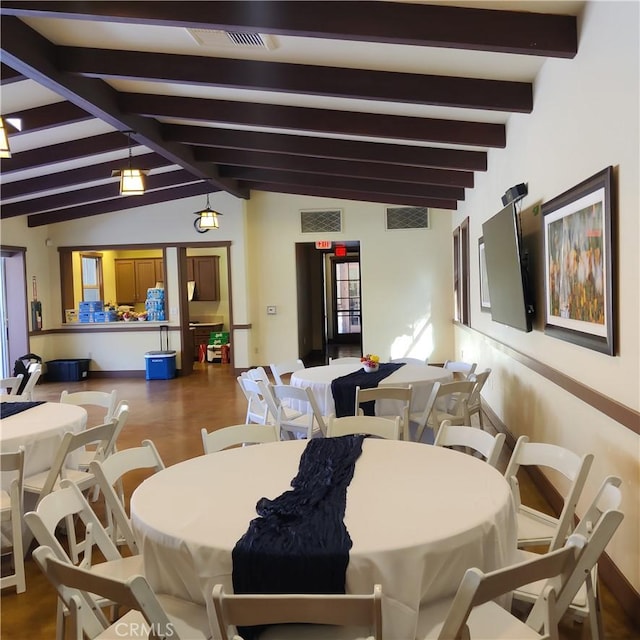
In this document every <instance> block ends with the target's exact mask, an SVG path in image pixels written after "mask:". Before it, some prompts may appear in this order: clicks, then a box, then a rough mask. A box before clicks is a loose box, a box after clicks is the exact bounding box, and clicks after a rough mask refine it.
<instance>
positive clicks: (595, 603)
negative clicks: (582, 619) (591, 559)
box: [586, 573, 604, 640]
mask: <svg viewBox="0 0 640 640" xmlns="http://www.w3.org/2000/svg"><path fill="white" fill-rule="evenodd" d="M586 588H587V606H588V607H589V629H590V631H591V639H592V640H604V629H603V626H602V614H601V611H600V598H598V596H597V594H596V593H595V591H596V585H595V584H594V583H593V581H592V579H591V574H590V573H589V575H588V576H587V579H586Z"/></svg>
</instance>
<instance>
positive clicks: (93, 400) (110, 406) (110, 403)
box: [60, 389, 118, 423]
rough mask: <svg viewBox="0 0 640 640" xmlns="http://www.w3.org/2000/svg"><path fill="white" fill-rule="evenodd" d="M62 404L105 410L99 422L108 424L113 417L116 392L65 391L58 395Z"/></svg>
mask: <svg viewBox="0 0 640 640" xmlns="http://www.w3.org/2000/svg"><path fill="white" fill-rule="evenodd" d="M60 402H61V403H62V404H75V405H77V406H80V407H102V408H103V409H105V410H106V411H105V414H104V416H101V418H100V422H101V423H103V422H109V420H111V418H112V417H113V416H114V414H115V411H116V406H117V404H118V392H117V391H116V390H115V389H113V390H112V391H73V392H71V393H70V392H69V391H67V390H66V389H65V390H64V391H62V393H61V394H60Z"/></svg>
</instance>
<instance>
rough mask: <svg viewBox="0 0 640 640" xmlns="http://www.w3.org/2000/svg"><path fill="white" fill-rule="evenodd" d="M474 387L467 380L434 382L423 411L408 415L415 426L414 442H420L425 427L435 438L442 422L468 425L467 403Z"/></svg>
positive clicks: (472, 383)
mask: <svg viewBox="0 0 640 640" xmlns="http://www.w3.org/2000/svg"><path fill="white" fill-rule="evenodd" d="M474 385H475V383H474V382H469V381H468V380H461V381H457V382H444V383H441V382H434V383H433V388H432V389H431V394H430V395H429V399H428V400H427V404H426V406H425V408H424V410H423V411H421V412H415V413H414V412H412V413H411V414H410V415H409V421H410V422H411V423H415V424H416V436H415V440H416V442H420V441H421V439H422V434H423V433H424V430H425V428H426V427H429V428H430V429H432V431H433V436H434V438H435V434H436V432H437V430H438V426H439V425H440V424H441V423H442V421H443V420H449V421H450V422H451V424H459V425H465V424H469V414H468V411H467V403H468V402H469V396H470V395H471V392H472V391H473V387H474Z"/></svg>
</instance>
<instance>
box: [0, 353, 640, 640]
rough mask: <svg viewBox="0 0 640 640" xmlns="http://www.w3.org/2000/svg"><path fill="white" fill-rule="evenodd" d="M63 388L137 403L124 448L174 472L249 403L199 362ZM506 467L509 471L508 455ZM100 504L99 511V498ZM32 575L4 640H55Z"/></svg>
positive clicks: (55, 388)
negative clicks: (152, 456) (157, 374)
mask: <svg viewBox="0 0 640 640" xmlns="http://www.w3.org/2000/svg"><path fill="white" fill-rule="evenodd" d="M343 355H347V354H343ZM63 389H68V390H69V391H79V390H88V389H95V390H101V391H110V390H112V389H116V390H117V392H118V397H119V398H120V399H126V400H128V401H129V404H130V414H129V420H128V422H127V424H126V426H125V427H124V429H123V431H122V434H121V435H120V439H119V441H118V448H119V449H124V448H127V447H133V446H139V445H140V443H141V441H142V440H144V439H146V438H149V439H151V440H153V442H154V443H155V444H156V446H157V448H158V450H159V452H160V455H161V456H162V458H163V460H164V462H165V464H166V465H167V466H169V465H172V464H175V463H177V462H180V461H182V460H186V459H188V458H192V457H194V456H198V455H201V454H202V441H201V436H200V429H202V428H203V427H204V428H206V429H207V430H209V431H210V430H212V429H216V428H219V427H223V426H227V425H231V424H238V423H242V422H244V415H245V411H246V401H245V399H244V396H242V394H241V392H240V389H239V386H238V383H237V381H236V376H235V375H234V373H233V370H232V369H231V367H230V366H229V365H220V364H206V363H204V364H199V363H198V364H195V371H194V373H193V375H191V376H187V377H184V378H176V379H173V380H153V381H145V380H144V379H143V378H135V379H123V378H95V377H93V378H92V377H90V378H88V379H87V380H85V381H82V382H58V383H46V382H45V383H43V384H39V385H37V387H36V391H35V399H37V400H49V401H57V400H58V399H59V397H60V392H61V391H62V390H63ZM99 421H100V416H99V414H94V413H93V412H90V415H89V421H88V424H90V425H93V424H99ZM488 428H490V427H488ZM425 446H426V445H425ZM501 463H502V464H503V465H506V457H505V460H504V461H501ZM143 477H144V476H140V477H136V478H134V479H133V480H132V481H130V482H129V484H128V485H127V486H126V487H125V488H126V491H127V493H128V494H130V492H131V491H132V490H133V488H135V486H134V485H135V484H136V483H138V482H140V481H141V480H142V479H143ZM524 491H525V493H524V498H523V502H525V503H526V504H531V505H532V506H536V508H540V507H541V506H542V507H544V508H545V509H548V506H547V505H544V503H543V501H542V498H541V497H540V495H539V494H538V493H537V492H536V491H535V488H534V487H533V486H531V485H529V486H526V483H525V488H524ZM94 506H95V508H96V511H98V512H100V509H101V508H102V505H101V502H100V499H99V500H98V502H96V503H94ZM26 573H27V591H26V592H25V593H23V594H20V595H16V593H15V589H13V588H7V589H4V590H3V591H2V598H1V609H0V636H1V638H2V640H33V639H38V640H49V639H51V640H53V639H54V638H55V618H56V598H55V592H54V590H53V588H52V587H50V586H49V584H48V582H47V581H46V580H45V578H44V577H43V576H42V575H41V573H40V572H39V570H38V568H37V567H36V566H35V564H34V562H33V560H31V559H30V557H29V558H28V559H27V560H26ZM602 604H603V609H604V626H605V634H606V635H605V639H606V640H633V639H635V640H637V639H638V638H640V630H638V629H634V628H633V627H632V626H631V622H630V621H629V619H628V618H627V617H626V616H625V614H624V612H623V611H622V609H621V608H620V606H619V605H618V603H617V602H616V601H615V600H614V599H613V597H612V596H611V594H610V592H609V591H608V590H607V589H606V588H603V589H602ZM67 637H70V636H69V635H68V636H67ZM561 638H562V640H588V639H589V638H590V634H589V628H588V625H587V624H576V623H574V622H572V621H570V620H567V621H563V623H562V628H561ZM184 640H189V639H188V638H187V639H184ZM386 640H394V639H393V638H387V639H386Z"/></svg>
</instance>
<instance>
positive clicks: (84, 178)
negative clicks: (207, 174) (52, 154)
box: [2, 153, 168, 200]
mask: <svg viewBox="0 0 640 640" xmlns="http://www.w3.org/2000/svg"><path fill="white" fill-rule="evenodd" d="M135 158H136V164H138V163H139V166H140V167H141V168H144V169H157V168H158V167H165V166H167V165H168V162H167V160H165V159H164V158H163V157H162V156H159V155H158V154H157V153H146V154H142V155H137V156H136V157H135ZM124 164H125V163H124V161H123V160H111V161H109V162H101V163H100V164H94V165H90V166H88V167H80V168H79V169H68V170H65V171H57V172H50V173H47V174H46V175H43V176H36V177H35V178H27V179H26V180H15V181H13V182H7V183H6V184H3V185H2V199H3V200H10V199H12V198H19V197H22V196H30V195H35V194H37V193H41V192H43V191H50V190H52V189H60V188H61V187H73V186H76V185H79V184H83V183H86V182H95V181H97V180H104V179H105V178H108V177H109V176H111V172H112V171H115V170H117V169H122V168H123V166H124Z"/></svg>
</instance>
